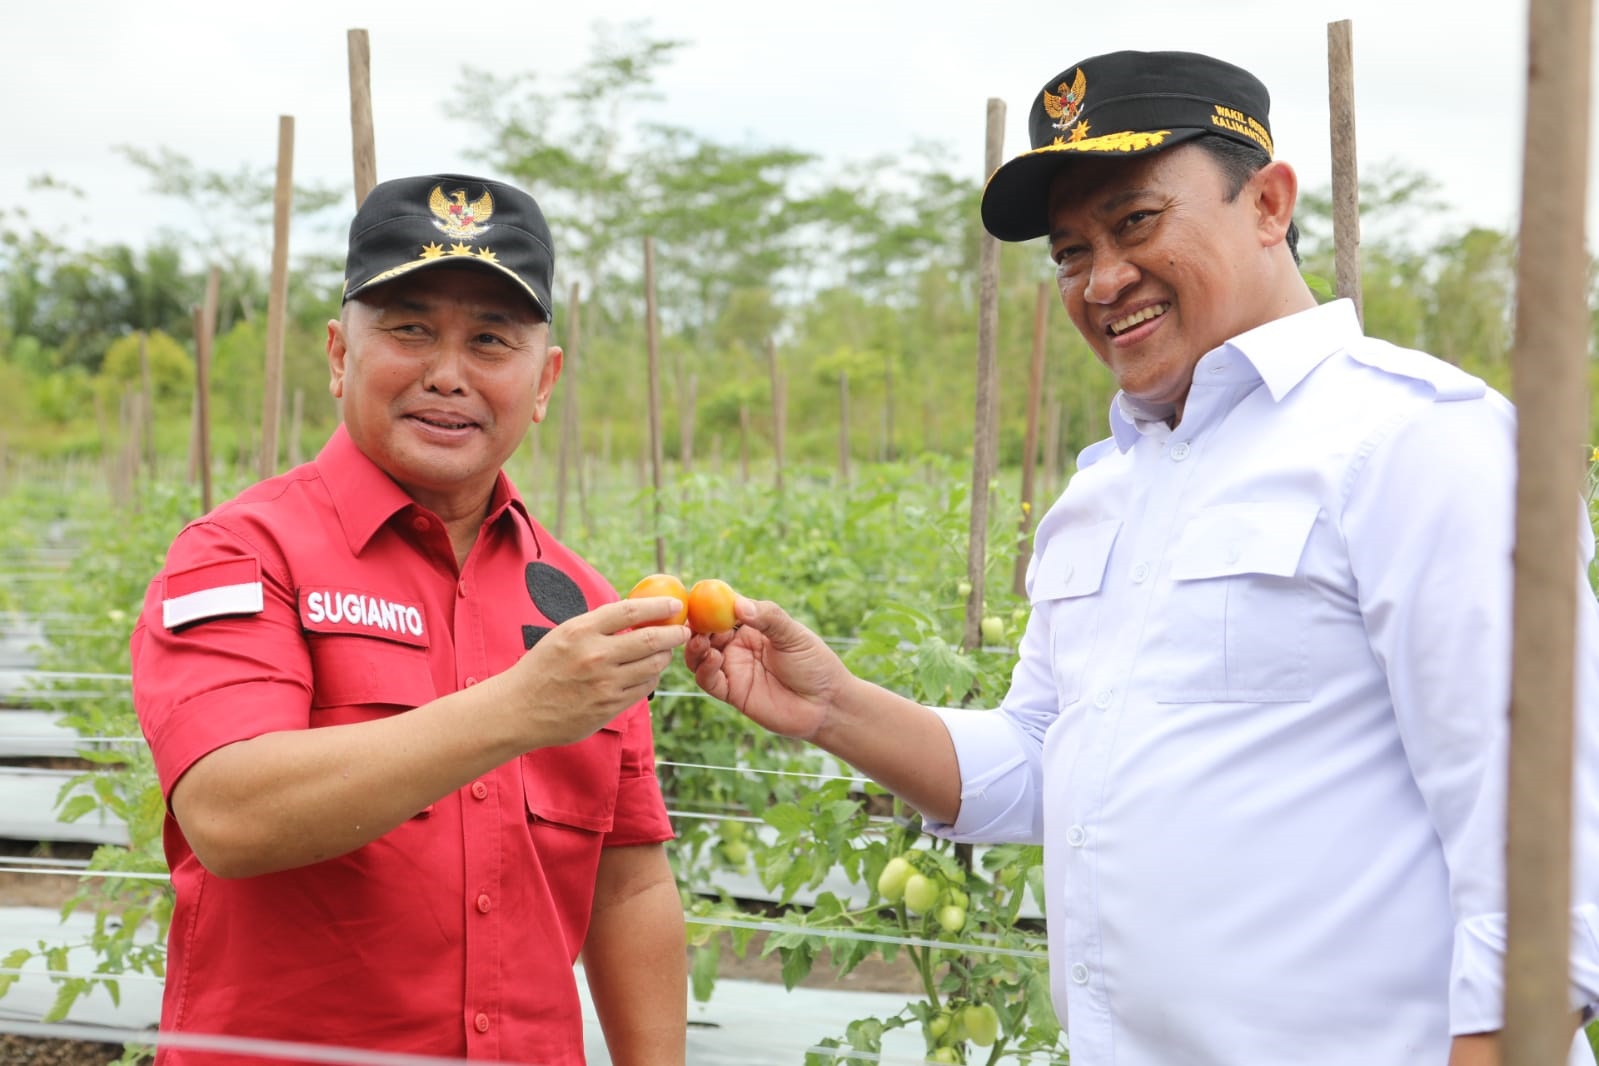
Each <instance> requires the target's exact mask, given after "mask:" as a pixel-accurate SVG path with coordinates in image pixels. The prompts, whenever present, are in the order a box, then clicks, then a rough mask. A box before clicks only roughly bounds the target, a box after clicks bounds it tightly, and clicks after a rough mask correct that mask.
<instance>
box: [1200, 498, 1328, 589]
mask: <svg viewBox="0 0 1599 1066" xmlns="http://www.w3.org/2000/svg"><path fill="white" fill-rule="evenodd" d="M1319 514H1321V510H1320V508H1318V507H1316V506H1315V505H1314V504H1304V503H1230V504H1221V505H1219V506H1216V507H1207V508H1205V509H1204V510H1203V511H1200V512H1199V513H1198V514H1196V515H1194V517H1193V518H1191V519H1189V520H1188V524H1187V525H1186V526H1184V527H1183V532H1182V536H1181V537H1179V538H1178V540H1177V546H1176V547H1175V548H1174V549H1172V565H1171V576H1172V580H1173V581H1189V580H1197V579H1202V578H1207V577H1231V576H1233V575H1235V574H1270V575H1273V576H1275V577H1293V576H1294V573H1295V572H1296V571H1297V570H1298V569H1299V557H1300V556H1301V555H1302V554H1304V551H1305V543H1306V542H1307V541H1308V540H1309V539H1310V531H1311V528H1312V527H1314V526H1315V524H1316V517H1317V516H1318V515H1319Z"/></svg>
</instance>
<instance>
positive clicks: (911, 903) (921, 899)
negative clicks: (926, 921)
mask: <svg viewBox="0 0 1599 1066" xmlns="http://www.w3.org/2000/svg"><path fill="white" fill-rule="evenodd" d="M940 895H941V893H940V892H939V891H938V885H937V884H936V883H935V882H934V881H933V879H932V878H930V877H927V876H925V875H923V874H911V875H910V878H909V879H907V880H906V882H905V906H907V907H909V908H910V909H911V910H913V911H915V912H916V913H917V914H926V913H927V912H928V911H930V910H932V909H933V908H934V907H935V906H937V904H938V897H939V896H940Z"/></svg>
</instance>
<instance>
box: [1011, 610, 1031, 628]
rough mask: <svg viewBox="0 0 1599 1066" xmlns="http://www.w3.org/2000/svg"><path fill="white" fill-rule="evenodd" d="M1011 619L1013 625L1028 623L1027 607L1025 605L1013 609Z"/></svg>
mask: <svg viewBox="0 0 1599 1066" xmlns="http://www.w3.org/2000/svg"><path fill="white" fill-rule="evenodd" d="M1010 620H1011V624H1012V625H1018V626H1020V625H1026V624H1027V608H1025V607H1018V608H1016V609H1015V610H1014V611H1012V612H1011V613H1010Z"/></svg>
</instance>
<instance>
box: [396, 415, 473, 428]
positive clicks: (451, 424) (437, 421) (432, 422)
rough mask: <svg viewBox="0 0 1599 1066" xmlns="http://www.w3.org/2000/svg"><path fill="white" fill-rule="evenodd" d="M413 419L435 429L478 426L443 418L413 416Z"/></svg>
mask: <svg viewBox="0 0 1599 1066" xmlns="http://www.w3.org/2000/svg"><path fill="white" fill-rule="evenodd" d="M411 418H413V419H414V420H416V421H418V422H421V423H422V424H423V425H425V426H432V427H434V428H435V429H471V428H472V427H473V426H475V425H477V423H476V422H455V421H450V420H447V419H443V418H426V417H424V416H422V415H412V416H411Z"/></svg>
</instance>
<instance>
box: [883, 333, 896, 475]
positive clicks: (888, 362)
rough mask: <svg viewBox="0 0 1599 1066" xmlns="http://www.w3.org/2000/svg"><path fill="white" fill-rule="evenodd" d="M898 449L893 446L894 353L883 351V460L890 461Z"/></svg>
mask: <svg viewBox="0 0 1599 1066" xmlns="http://www.w3.org/2000/svg"><path fill="white" fill-rule="evenodd" d="M898 452H899V449H898V448H896V447H894V355H893V353H892V352H885V353H883V461H884V462H886V463H892V462H893V461H894V456H895V455H897V454H898Z"/></svg>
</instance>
